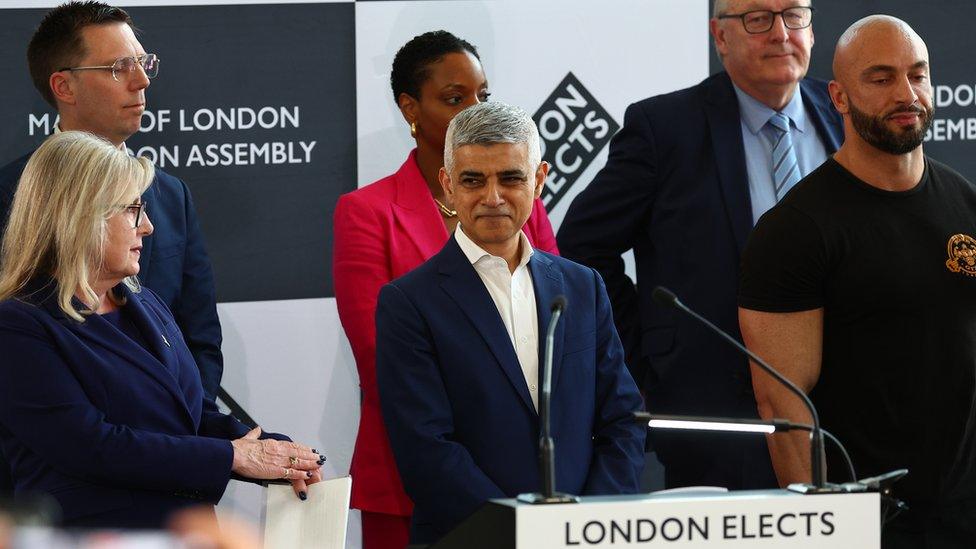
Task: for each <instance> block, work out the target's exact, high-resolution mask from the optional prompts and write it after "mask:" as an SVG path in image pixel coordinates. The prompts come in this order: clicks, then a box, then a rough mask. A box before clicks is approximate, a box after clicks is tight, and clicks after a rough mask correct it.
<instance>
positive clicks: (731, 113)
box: [705, 73, 752, 254]
mask: <svg viewBox="0 0 976 549" xmlns="http://www.w3.org/2000/svg"><path fill="white" fill-rule="evenodd" d="M705 116H706V118H707V119H708V127H709V130H710V131H709V134H710V135H711V139H712V150H713V151H715V162H716V164H717V168H718V178H719V184H720V186H721V188H722V196H723V198H724V201H725V210H726V212H727V213H728V216H729V221H730V222H731V224H732V233H733V234H734V235H735V241H736V244H737V245H738V248H739V253H740V254H741V253H742V250H743V248H745V244H746V238H747V237H748V236H749V232H750V231H751V230H752V201H751V200H750V198H749V176H748V172H746V161H745V146H744V145H743V144H742V127H741V122H740V120H739V104H738V102H737V101H736V99H735V90H733V88H732V81H731V80H729V76H728V75H727V74H725V73H720V74H718V75H716V76H714V77H713V78H712V79H710V82H709V85H708V86H707V87H706V89H705Z"/></svg>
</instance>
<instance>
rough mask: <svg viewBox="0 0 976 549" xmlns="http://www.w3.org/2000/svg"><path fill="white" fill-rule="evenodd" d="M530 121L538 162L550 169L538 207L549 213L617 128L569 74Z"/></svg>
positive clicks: (594, 100) (600, 106) (604, 110)
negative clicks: (537, 139)
mask: <svg viewBox="0 0 976 549" xmlns="http://www.w3.org/2000/svg"><path fill="white" fill-rule="evenodd" d="M532 118H533V119H534V120H535V123H536V125H538V126H539V136H540V137H541V138H542V139H541V145H542V159H543V160H545V161H546V162H548V163H549V166H550V170H549V177H548V178H547V179H546V186H545V188H544V189H543V190H542V203H543V204H545V206H546V210H548V211H552V209H553V208H554V207H555V206H556V204H557V203H559V201H560V200H561V199H562V197H564V196H566V193H567V192H568V191H569V189H571V188H572V187H573V185H575V184H576V183H577V181H579V178H580V176H581V175H583V172H584V171H586V168H587V167H589V165H590V164H591V163H592V162H593V160H595V159H596V157H597V155H598V154H599V153H600V151H601V150H603V147H605V146H606V145H607V143H609V142H610V138H611V137H613V134H615V133H617V130H619V129H620V125H619V124H617V122H615V121H614V119H613V118H611V117H610V113H608V112H607V110H606V109H604V108H603V106H602V105H600V104H599V103H597V101H596V99H595V98H594V97H593V95H592V94H591V93H590V92H589V90H587V89H586V88H585V87H583V84H582V83H581V82H580V81H579V79H578V78H576V76H575V75H574V74H573V73H569V74H567V75H566V78H563V81H562V82H560V83H559V85H558V86H556V89H555V90H553V92H552V93H551V94H549V97H548V98H547V99H546V101H545V102H544V103H543V104H542V106H541V107H539V110H537V111H536V112H535V115H534V116H533V117H532Z"/></svg>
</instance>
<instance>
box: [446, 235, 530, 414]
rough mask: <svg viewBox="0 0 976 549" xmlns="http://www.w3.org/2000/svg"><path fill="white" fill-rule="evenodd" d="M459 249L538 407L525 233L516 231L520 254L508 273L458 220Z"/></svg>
mask: <svg viewBox="0 0 976 549" xmlns="http://www.w3.org/2000/svg"><path fill="white" fill-rule="evenodd" d="M454 238H455V239H456V240H457V243H458V246H460V247H461V251H462V252H464V255H465V256H466V257H467V258H468V261H470V262H471V265H472V266H473V267H474V270H475V272H477V273H478V276H479V277H480V278H481V281H482V282H483V283H484V284H485V288H487V289H488V294H489V295H491V299H492V301H494V302H495V308H497V309H498V315H499V316H500V317H501V318H502V322H503V323H504V324H505V329H506V330H508V337H509V339H511V340H512V346H513V347H515V354H516V355H517V356H518V360H519V364H520V365H521V366H522V374H523V375H524V376H525V384H526V385H528V387H529V395H531V396H532V404H533V405H534V406H535V408H536V410H538V409H539V317H538V313H537V312H536V308H535V288H533V287H532V273H531V271H529V258H530V257H532V254H533V253H534V252H533V250H532V245H531V244H530V243H529V239H528V237H526V236H525V233H523V232H522V231H519V242H520V244H519V248H520V249H521V250H522V257H521V258H520V259H519V264H518V266H517V267H516V268H515V272H514V273H513V272H509V270H508V261H506V260H505V259H504V258H501V257H498V256H494V255H491V254H490V253H488V252H486V251H484V250H483V249H481V247H480V246H478V245H477V244H475V243H474V242H473V241H472V240H471V239H470V238H468V236H467V235H466V234H464V231H463V230H462V229H461V224H460V223H459V224H458V226H457V229H456V230H455V231H454Z"/></svg>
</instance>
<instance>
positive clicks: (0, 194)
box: [0, 155, 224, 399]
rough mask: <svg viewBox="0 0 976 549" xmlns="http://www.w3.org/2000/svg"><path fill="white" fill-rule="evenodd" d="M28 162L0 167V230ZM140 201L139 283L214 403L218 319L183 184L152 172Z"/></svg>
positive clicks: (205, 260) (208, 268) (205, 259)
mask: <svg viewBox="0 0 976 549" xmlns="http://www.w3.org/2000/svg"><path fill="white" fill-rule="evenodd" d="M29 159H30V155H27V156H24V157H22V158H19V159H17V160H15V161H13V162H11V163H10V164H7V165H6V166H4V167H2V168H0V225H2V226H3V227H4V228H6V225H7V215H8V214H9V212H10V206H11V203H12V202H13V198H14V193H15V192H16V191H17V183H18V182H19V180H20V174H21V172H23V171H24V166H25V165H27V161H28V160H29ZM142 199H143V200H145V201H146V202H147V203H148V205H147V206H146V212H147V213H148V214H149V217H150V219H151V220H152V222H153V226H154V227H155V231H154V232H153V234H151V235H149V236H147V237H143V239H142V245H143V249H142V256H141V257H140V259H139V280H140V281H141V282H142V285H143V286H145V287H147V288H152V290H153V291H154V292H156V294H157V295H159V297H160V298H161V299H162V300H163V303H165V304H166V306H167V307H169V309H170V310H171V311H172V312H173V316H174V317H176V323H177V325H178V326H179V328H180V331H181V332H183V337H184V338H185V339H186V343H187V346H188V347H189V348H190V353H191V354H192V355H193V360H194V362H196V364H197V366H198V367H199V368H200V377H201V378H202V380H203V390H204V392H205V393H206V394H207V396H208V397H210V398H211V399H215V398H216V397H217V391H218V389H219V388H220V378H221V375H222V374H223V371H224V364H223V356H222V355H221V353H220V342H221V334H220V320H219V319H218V318H217V305H216V303H217V295H216V291H215V290H214V280H213V269H212V268H211V266H210V258H209V257H208V256H207V250H206V247H205V246H204V241H203V233H201V232H200V224H199V222H198V221H197V214H196V210H195V209H194V207H193V199H192V198H191V196H190V190H189V189H188V188H187V187H186V184H185V183H183V181H181V180H180V179H178V178H176V177H173V176H172V175H169V174H168V173H166V172H164V171H162V170H160V169H158V168H157V169H156V177H155V179H153V183H152V185H150V187H149V189H147V190H146V193H145V194H144V195H143V197H142Z"/></svg>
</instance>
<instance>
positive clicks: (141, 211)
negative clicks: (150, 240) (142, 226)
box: [122, 200, 146, 229]
mask: <svg viewBox="0 0 976 549" xmlns="http://www.w3.org/2000/svg"><path fill="white" fill-rule="evenodd" d="M122 208H125V211H127V212H135V216H136V219H135V223H133V224H132V228H133V229H138V228H139V223H142V220H143V218H144V217H145V211H146V201H145V200H143V201H142V202H136V203H134V204H126V205H124V206H122Z"/></svg>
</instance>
